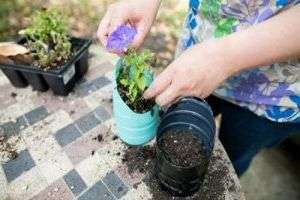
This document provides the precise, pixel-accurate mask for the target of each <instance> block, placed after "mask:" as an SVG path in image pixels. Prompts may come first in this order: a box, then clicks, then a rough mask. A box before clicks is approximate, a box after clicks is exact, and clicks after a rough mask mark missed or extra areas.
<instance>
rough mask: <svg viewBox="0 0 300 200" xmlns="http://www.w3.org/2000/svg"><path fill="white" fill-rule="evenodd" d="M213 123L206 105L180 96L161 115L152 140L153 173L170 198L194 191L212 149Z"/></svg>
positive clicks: (197, 186)
mask: <svg viewBox="0 0 300 200" xmlns="http://www.w3.org/2000/svg"><path fill="white" fill-rule="evenodd" d="M214 136H215V122H214V117H213V114H212V111H211V109H210V107H209V105H208V104H207V103H206V102H205V101H202V100H200V99H197V98H195V97H184V98H183V99H181V100H180V101H178V102H177V103H176V104H174V105H173V106H171V107H170V108H169V109H168V110H167V111H166V113H165V114H164V115H163V116H162V119H161V123H160V125H159V127H158V131H157V137H156V143H157V145H156V158H157V162H156V174H157V177H158V179H159V181H160V183H161V185H162V186H163V187H164V188H165V189H166V190H167V191H170V192H171V193H173V194H174V195H179V196H187V195H191V194H193V193H194V192H196V191H197V190H198V189H199V188H200V186H201V184H202V181H203V179H204V175H205V173H206V170H207V167H208V164H209V160H210V157H211V155H212V151H213V147H214Z"/></svg>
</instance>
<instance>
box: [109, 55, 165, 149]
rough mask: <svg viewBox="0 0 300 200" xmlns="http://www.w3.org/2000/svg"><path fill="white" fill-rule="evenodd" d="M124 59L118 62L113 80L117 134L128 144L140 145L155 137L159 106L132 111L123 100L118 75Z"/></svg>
mask: <svg viewBox="0 0 300 200" xmlns="http://www.w3.org/2000/svg"><path fill="white" fill-rule="evenodd" d="M121 63H122V61H121V60H119V61H118V63H117V64H116V68H115V72H114V82H113V112H114V118H115V121H116V128H117V134H118V136H119V137H120V139H121V140H122V141H123V142H125V143H126V144H128V145H132V146H139V145H143V144H146V143H148V142H149V141H150V140H152V139H153V138H154V137H155V134H156V131H157V126H158V120H159V117H158V113H159V108H158V106H154V107H153V108H152V110H150V111H149V112H145V113H136V112H134V111H132V110H131V109H130V108H129V107H128V106H127V104H126V103H125V102H124V101H123V100H122V98H121V96H120V94H119V92H118V90H117V83H116V77H118V74H119V70H120V68H121Z"/></svg>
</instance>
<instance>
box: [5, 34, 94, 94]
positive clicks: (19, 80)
mask: <svg viewBox="0 0 300 200" xmlns="http://www.w3.org/2000/svg"><path fill="white" fill-rule="evenodd" d="M25 42H26V39H21V40H20V41H19V42H18V43H19V44H24V43H25ZM71 43H72V49H75V50H76V51H75V52H74V54H73V56H72V57H71V59H70V60H69V61H68V62H67V63H66V64H64V65H63V66H61V67H59V68H58V69H55V70H47V71H45V70H42V69H39V68H36V67H33V66H31V65H19V64H0V68H1V70H2V71H3V73H4V74H5V75H6V77H7V78H8V79H9V80H10V82H11V84H12V85H14V86H15V87H19V88H24V87H27V86H28V85H31V86H32V88H33V89H34V90H37V91H42V92H44V91H47V90H48V89H49V88H51V89H52V91H53V93H54V94H56V95H61V96H66V95H68V94H69V92H70V91H71V90H72V89H73V88H74V86H75V83H76V82H77V81H78V80H79V79H81V78H82V77H83V76H84V74H85V73H86V72H87V71H88V67H89V65H88V54H89V52H88V48H89V46H90V45H91V43H92V41H91V40H89V39H81V38H74V37H73V38H71Z"/></svg>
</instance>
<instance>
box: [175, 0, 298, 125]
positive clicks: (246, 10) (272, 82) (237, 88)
mask: <svg viewBox="0 0 300 200" xmlns="http://www.w3.org/2000/svg"><path fill="white" fill-rule="evenodd" d="M299 3H300V0H202V1H201V0H190V2H189V8H190V9H189V12H188V15H187V18H186V21H185V24H184V29H183V35H182V37H181V39H180V40H179V42H178V51H177V54H178V53H179V54H180V53H181V52H182V51H184V50H185V49H187V48H189V47H191V46H192V45H194V44H196V43H200V42H202V41H204V40H207V39H212V38H218V37H222V36H224V35H227V34H230V33H233V32H235V31H240V30H243V29H246V28H248V27H250V26H252V25H255V24H257V23H260V22H262V21H265V20H267V19H269V18H270V17H272V16H274V15H276V14H278V13H279V12H280V11H282V10H283V9H287V8H290V7H292V6H296V4H298V5H299ZM224 50H225V49H224ZM214 95H216V96H218V97H220V98H222V99H225V100H227V101H230V102H232V103H234V104H237V105H239V106H242V107H246V108H247V109H249V110H251V111H252V112H254V113H256V114H257V115H259V116H263V117H266V118H268V119H270V120H272V121H277V122H300V110H299V109H300V60H298V59H294V60H288V61H286V62H282V63H274V64H272V65H269V66H260V67H258V68H256V69H251V70H248V71H243V72H242V73H240V74H238V75H235V76H233V77H231V78H229V79H227V80H226V81H225V83H223V84H222V85H221V86H220V87H219V88H218V89H217V90H215V92H214Z"/></svg>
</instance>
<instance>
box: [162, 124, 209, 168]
mask: <svg viewBox="0 0 300 200" xmlns="http://www.w3.org/2000/svg"><path fill="white" fill-rule="evenodd" d="M160 147H161V150H162V151H163V152H164V153H165V157H166V158H167V159H168V160H169V161H170V162H171V163H172V164H174V165H176V166H180V167H194V166H199V165H202V164H205V163H207V161H206V159H207V158H205V156H204V155H203V152H202V145H201V140H199V139H198V138H196V137H195V136H194V135H193V134H192V132H190V131H187V130H184V131H183V130H170V131H168V132H166V133H165V134H164V135H163V136H162V138H161V146H160Z"/></svg>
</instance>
